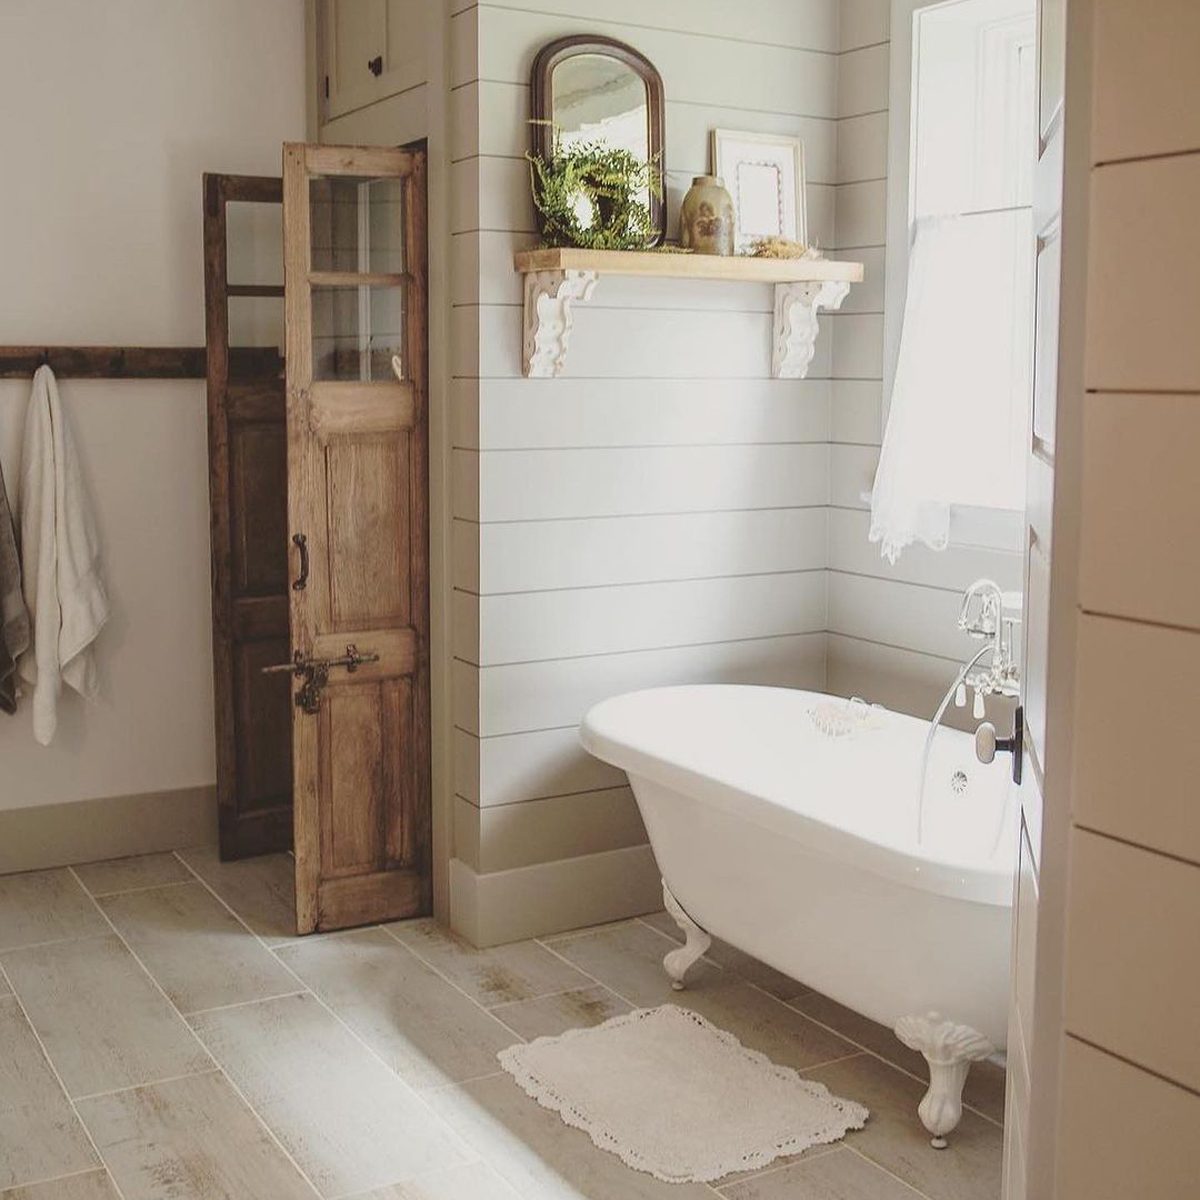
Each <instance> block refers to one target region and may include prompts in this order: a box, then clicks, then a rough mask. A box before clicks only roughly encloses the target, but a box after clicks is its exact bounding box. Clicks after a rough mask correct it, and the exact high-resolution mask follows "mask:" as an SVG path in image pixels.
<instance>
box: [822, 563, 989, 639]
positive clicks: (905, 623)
mask: <svg viewBox="0 0 1200 1200" xmlns="http://www.w3.org/2000/svg"><path fill="white" fill-rule="evenodd" d="M961 603H962V601H961V597H960V596H959V595H958V593H957V592H955V591H950V590H948V589H942V588H932V587H924V586H921V585H920V584H913V583H903V582H901V581H899V580H896V579H879V578H877V577H875V576H871V575H847V574H845V573H844V572H842V571H831V572H830V573H829V628H830V632H831V633H842V634H845V635H847V636H848V637H856V638H864V639H867V640H870V641H876V642H883V643H885V644H886V645H889V646H898V647H900V648H901V649H903V650H917V651H920V652H921V653H923V654H938V655H941V656H942V657H944V658H952V659H959V660H964V661H965V660H966V659H967V658H969V657H970V655H971V654H972V653H973V652H974V651H976V650H978V649H979V643H978V642H973V641H972V640H971V639H970V638H969V637H967V635H966V634H965V633H962V632H961V631H960V630H959V629H958V627H957V624H956V622H957V620H958V611H959V608H960V606H961Z"/></svg>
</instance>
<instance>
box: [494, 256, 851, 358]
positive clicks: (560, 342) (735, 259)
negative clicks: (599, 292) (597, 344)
mask: <svg viewBox="0 0 1200 1200" xmlns="http://www.w3.org/2000/svg"><path fill="white" fill-rule="evenodd" d="M513 266H514V268H515V269H516V270H517V271H519V272H521V274H523V275H524V276H525V336H524V346H523V352H522V366H523V369H524V372H525V375H526V376H527V377H530V378H553V377H554V376H557V375H561V374H562V373H563V369H564V367H565V365H566V357H567V343H568V341H569V340H570V335H571V322H572V317H571V306H572V305H573V304H574V303H575V302H576V301H586V300H589V299H591V296H592V293H593V292H594V291H595V288H596V282H597V280H598V279H599V278H600V276H601V275H641V276H646V277H658V278H671V279H696V280H705V279H718V280H725V281H727V282H743V283H769V284H773V285H774V288H775V324H774V332H773V338H772V354H771V374H772V375H773V376H774V377H775V378H776V379H803V378H804V376H805V375H806V374H807V373H808V368H809V364H810V363H811V362H812V358H813V353H814V351H815V348H816V340H817V332H818V329H817V313H818V312H819V311H820V310H821V309H826V310H830V309H836V308H838V307H839V306H840V305H841V303H842V301H843V300H844V299H845V298H846V295H847V294H848V292H849V291H850V285H851V284H852V283H859V282H861V280H862V278H863V265H862V263H858V262H840V261H836V260H833V259H825V258H819V259H780V258H750V257H748V256H745V255H731V256H728V257H720V256H717V255H711V254H673V253H670V252H665V251H653V250H649V251H641V250H577V249H566V248H563V249H553V250H521V251H518V253H517V254H516V255H514V256H513Z"/></svg>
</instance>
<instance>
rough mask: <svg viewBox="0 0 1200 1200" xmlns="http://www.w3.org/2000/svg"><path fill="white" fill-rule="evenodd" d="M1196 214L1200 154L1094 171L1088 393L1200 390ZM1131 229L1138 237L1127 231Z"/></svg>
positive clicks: (1199, 233)
mask: <svg viewBox="0 0 1200 1200" xmlns="http://www.w3.org/2000/svg"><path fill="white" fill-rule="evenodd" d="M1197 211H1200V153H1195V154H1183V155H1179V156H1177V157H1174V158H1164V159H1152V160H1148V161H1141V162H1131V163H1119V164H1114V165H1112V166H1107V167H1098V168H1096V169H1095V170H1094V171H1093V172H1092V176H1091V203H1090V205H1089V226H1088V242H1089V247H1088V296H1087V306H1088V331H1087V346H1086V352H1085V366H1084V372H1085V381H1086V384H1087V387H1088V388H1089V389H1098V390H1101V391H1124V392H1139V391H1144V392H1152V391H1168V392H1170V391H1177V392H1188V391H1190V392H1198V391H1200V338H1198V337H1196V313H1197V312H1200V223H1198V222H1197V221H1196V213H1197ZM1131 229H1136V230H1137V231H1138V236H1137V237H1130V236H1129V231H1130V230H1131ZM1148 296H1153V297H1154V302H1153V303H1147V302H1146V297H1148Z"/></svg>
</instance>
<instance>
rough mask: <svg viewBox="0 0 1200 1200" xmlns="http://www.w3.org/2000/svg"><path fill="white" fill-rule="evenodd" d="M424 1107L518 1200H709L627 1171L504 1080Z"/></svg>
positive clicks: (707, 1194) (465, 1087) (694, 1189)
mask: <svg viewBox="0 0 1200 1200" xmlns="http://www.w3.org/2000/svg"><path fill="white" fill-rule="evenodd" d="M430 1100H431V1102H432V1103H433V1105H434V1107H435V1108H436V1109H437V1111H438V1112H439V1113H440V1114H441V1115H442V1116H443V1117H445V1119H446V1120H447V1121H448V1122H449V1123H450V1124H451V1125H452V1126H453V1127H454V1129H456V1130H457V1131H458V1133H460V1134H461V1135H462V1136H463V1137H464V1138H465V1139H466V1140H467V1141H468V1142H469V1144H470V1145H471V1147H472V1148H473V1149H475V1150H476V1151H478V1153H480V1154H481V1155H482V1156H483V1158H484V1160H485V1161H487V1162H489V1163H490V1164H491V1165H492V1166H493V1167H494V1168H495V1169H496V1171H497V1172H498V1173H499V1174H500V1175H502V1176H503V1177H504V1178H505V1179H506V1180H507V1181H508V1183H509V1184H511V1186H512V1187H513V1188H514V1189H515V1191H516V1192H517V1194H518V1195H519V1196H521V1197H522V1200H585V1198H586V1200H712V1192H711V1191H710V1190H709V1189H708V1188H707V1187H705V1186H704V1185H703V1184H699V1183H682V1184H680V1183H663V1182H662V1181H661V1180H658V1179H655V1178H654V1177H653V1176H652V1175H647V1174H645V1173H644V1172H642V1171H634V1170H631V1169H630V1168H629V1167H627V1166H626V1165H625V1164H624V1163H623V1162H622V1161H621V1160H620V1159H619V1158H618V1157H617V1156H616V1155H615V1154H610V1153H609V1152H608V1151H607V1150H601V1149H599V1148H598V1147H596V1146H595V1145H593V1143H592V1140H591V1138H589V1137H588V1135H587V1134H586V1133H584V1132H583V1131H582V1130H579V1129H572V1128H571V1127H570V1126H569V1125H567V1124H565V1123H564V1122H563V1120H562V1118H561V1117H560V1116H559V1115H558V1114H557V1113H554V1112H551V1111H550V1110H549V1109H546V1108H543V1107H542V1106H541V1105H540V1104H538V1102H537V1101H536V1100H533V1099H531V1098H530V1097H529V1096H527V1095H526V1094H525V1093H524V1092H523V1091H522V1090H521V1089H520V1088H519V1087H518V1086H517V1085H516V1083H514V1082H513V1080H512V1079H511V1078H510V1077H509V1076H508V1075H494V1076H492V1077H491V1078H490V1079H477V1080H475V1081H474V1082H473V1083H464V1084H461V1085H459V1086H458V1087H453V1088H444V1089H442V1090H440V1091H437V1092H432V1093H430Z"/></svg>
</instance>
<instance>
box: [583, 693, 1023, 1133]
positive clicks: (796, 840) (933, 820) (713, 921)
mask: <svg viewBox="0 0 1200 1200" xmlns="http://www.w3.org/2000/svg"><path fill="white" fill-rule="evenodd" d="M829 701H830V698H829V697H826V696H822V695H820V694H819V693H816V692H803V691H794V690H790V689H784V688H766V687H741V686H724V685H720V686H718V685H713V686H699V687H676V688H655V689H651V690H648V691H643V692H631V693H629V694H627V695H624V696H616V697H614V698H613V699H611V700H606V701H604V702H603V703H601V704H598V705H596V706H595V707H594V708H593V709H592V710H591V711H590V712H589V713H588V714H587V716H586V717H585V718H584V721H583V725H582V727H581V731H580V738H581V740H582V742H583V745H584V747H585V748H586V749H587V750H589V751H590V752H591V753H592V754H594V755H596V756H597V757H598V758H601V759H603V760H604V761H606V762H609V763H612V764H613V765H615V766H618V767H622V768H623V769H624V770H625V771H626V772H627V773H628V775H629V780H630V783H631V785H632V787H633V791H634V795H635V796H636V797H637V802H638V807H639V808H640V810H641V814H642V818H643V820H644V821H645V824H646V830H647V832H648V833H649V836H650V842H651V844H652V846H653V848H654V854H655V857H656V858H657V860H658V866H659V869H660V870H661V872H662V876H663V898H664V902H665V904H666V907H667V910H668V911H669V912H670V913H671V915H672V916H673V917H674V918H675V920H676V922H677V923H678V925H679V927H680V928H681V929H682V930H683V932H684V935H685V942H684V944H683V945H682V946H680V947H678V948H677V949H674V950H672V951H671V952H670V953H669V954H668V955H667V956H666V959H665V960H664V964H663V965H664V968H665V969H666V971H667V974H668V975H669V976H670V978H671V980H672V983H673V984H674V985H675V986H676V987H681V986H683V982H684V976H685V975H686V972H687V970H688V968H689V967H690V966H691V965H692V964H693V963H694V962H696V961H697V960H698V959H699V958H700V957H701V956H702V955H703V954H704V952H705V950H706V949H707V948H708V946H709V942H710V937H713V936H715V937H719V938H722V939H724V940H725V941H727V942H730V943H731V944H732V945H734V946H736V947H738V948H739V949H741V950H744V951H746V952H747V953H749V954H752V955H754V956H755V957H756V958H759V959H761V960H762V961H763V962H765V963H768V964H769V965H771V966H773V967H775V968H776V969H777V970H779V971H783V972H784V973H785V974H787V975H790V976H792V977H793V978H795V979H798V980H800V981H802V982H804V983H805V984H808V985H809V986H811V987H814V988H816V989H818V990H819V991H821V992H823V993H825V994H826V995H827V996H830V997H831V998H833V999H834V1000H837V1001H838V1002H839V1003H841V1004H844V1005H846V1006H847V1007H849V1008H852V1009H854V1010H856V1011H857V1012H860V1013H862V1014H863V1015H865V1016H867V1017H870V1018H871V1019H872V1020H875V1021H879V1022H881V1023H883V1024H885V1025H887V1026H889V1027H890V1028H892V1029H894V1030H895V1031H896V1034H897V1036H898V1037H899V1038H900V1039H901V1040H902V1041H903V1042H904V1043H905V1044H906V1045H908V1046H910V1047H912V1048H913V1049H915V1050H919V1051H920V1052H921V1053H922V1054H923V1055H924V1056H925V1058H926V1061H927V1062H928V1064H929V1070H930V1086H929V1090H928V1092H927V1093H926V1095H925V1097H924V1099H923V1100H922V1101H921V1104H920V1107H919V1109H918V1112H919V1115H920V1118H921V1120H922V1122H923V1123H924V1125H925V1127H926V1129H928V1130H929V1132H930V1134H931V1135H932V1139H933V1145H934V1146H939V1147H940V1146H944V1145H945V1144H946V1141H945V1139H946V1135H947V1134H949V1133H950V1132H951V1131H952V1130H953V1129H954V1128H955V1127H956V1126H957V1124H958V1122H959V1119H960V1118H961V1115H962V1088H963V1084H964V1083H965V1081H966V1076H967V1071H968V1069H969V1067H970V1064H971V1062H972V1061H974V1060H976V1059H979V1058H983V1057H986V1056H987V1055H989V1054H991V1053H993V1052H994V1051H996V1050H998V1049H1001V1048H1002V1047H1003V1046H1004V1042H1005V1036H1006V1032H1007V1026H1008V1014H1007V1009H1008V994H1009V981H1008V976H1009V941H1010V916H1011V913H1010V908H1011V897H1012V870H1013V863H1014V856H1015V846H1016V824H1015V805H1014V803H1013V802H1012V801H1011V800H1010V797H1009V789H1008V782H1007V774H1006V770H1005V766H1004V765H1003V764H1001V763H1000V762H995V763H992V764H990V765H988V766H983V765H982V764H980V763H979V762H978V761H976V758H975V754H974V750H973V743H972V740H971V738H970V737H969V736H968V735H966V734H963V733H959V732H957V731H955V730H950V729H943V730H941V731H939V733H938V736H937V738H936V740H935V742H934V747H933V753H932V757H931V759H930V764H929V772H928V778H927V782H926V788H925V812H924V822H923V828H924V837H923V839H922V840H920V841H918V835H917V788H918V777H919V767H920V755H921V750H922V746H923V743H924V739H925V734H926V731H927V725H926V724H925V723H924V722H922V721H918V720H916V719H915V718H912V717H907V716H903V715H900V714H897V713H891V712H887V711H885V710H882V709H873V710H871V712H870V714H868V715H867V716H866V718H865V719H863V720H861V722H859V723H858V725H857V726H856V727H855V728H854V730H853V732H850V733H848V734H846V735H845V736H833V735H832V734H831V733H830V732H829V727H828V725H827V724H825V725H823V724H822V722H821V721H820V716H821V714H822V711H823V709H822V707H821V706H823V705H827V704H828V702H829Z"/></svg>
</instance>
